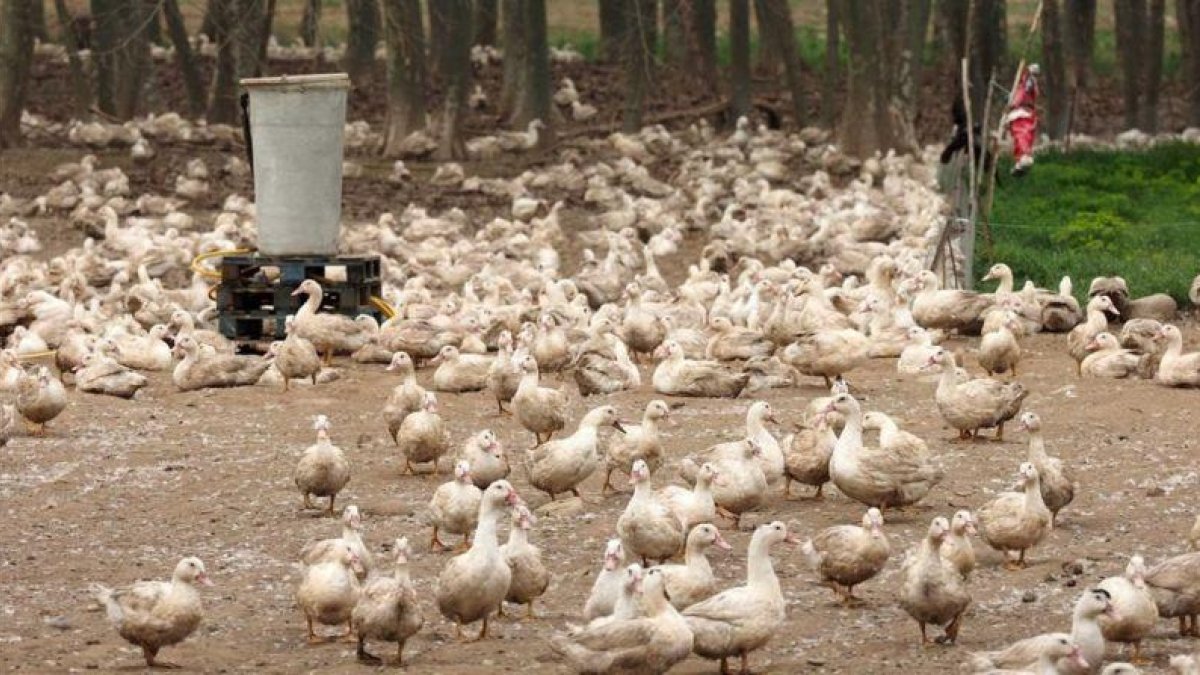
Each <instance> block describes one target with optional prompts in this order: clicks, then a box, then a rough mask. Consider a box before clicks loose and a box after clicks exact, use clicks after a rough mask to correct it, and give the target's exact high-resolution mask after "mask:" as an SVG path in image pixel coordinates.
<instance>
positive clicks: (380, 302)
mask: <svg viewBox="0 0 1200 675" xmlns="http://www.w3.org/2000/svg"><path fill="white" fill-rule="evenodd" d="M251 252H252V251H251V250H250V249H248V248H238V249H232V250H227V251H209V252H208V253H201V254H200V255H198V256H196V257H195V258H193V259H192V265H191V267H192V271H193V272H195V273H196V274H199V275H200V276H202V277H204V278H205V279H220V278H221V273H220V272H217V271H214V270H211V269H209V268H208V267H205V266H204V265H202V264H201V263H203V262H204V261H205V260H208V259H210V258H224V257H225V256H227V255H241V254H243V253H251ZM220 285H221V284H219V283H218V284H214V285H213V287H212V288H210V289H209V290H208V299H209V300H213V299H215V297H216V294H217V287H218V286H220ZM371 305H372V306H373V307H375V308H376V309H378V310H379V311H380V312H383V316H384V318H385V319H390V318H392V317H394V316H396V308H395V307H392V305H391V303H389V302H388V301H387V300H384V299H383V298H379V297H376V296H374V295H372V296H371ZM50 353H53V352H50Z"/></svg>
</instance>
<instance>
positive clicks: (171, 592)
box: [91, 558, 213, 668]
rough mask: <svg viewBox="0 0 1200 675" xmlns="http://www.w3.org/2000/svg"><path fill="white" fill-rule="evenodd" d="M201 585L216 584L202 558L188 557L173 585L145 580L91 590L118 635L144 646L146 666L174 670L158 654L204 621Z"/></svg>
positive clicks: (97, 586)
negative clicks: (199, 587)
mask: <svg viewBox="0 0 1200 675" xmlns="http://www.w3.org/2000/svg"><path fill="white" fill-rule="evenodd" d="M197 585H201V586H212V585H213V583H212V581H210V580H209V578H208V574H207V573H206V572H205V569H204V563H203V562H201V561H200V559H199V558H184V559H183V560H180V561H179V564H177V565H176V566H175V572H174V574H173V575H172V576H171V581H169V582H163V581H141V582H138V583H136V584H134V585H132V586H129V587H128V588H122V589H119V590H113V589H111V588H109V587H107V586H103V585H101V584H93V585H92V589H91V590H92V592H93V593H94V594H95V595H96V599H97V600H98V601H99V602H100V604H101V605H104V609H105V611H106V612H107V614H108V620H109V621H111V622H112V623H113V625H114V626H116V628H117V634H118V635H120V636H121V637H122V638H124V639H125V640H127V641H129V642H130V643H132V644H134V645H136V646H138V647H141V648H142V657H143V658H145V660H146V665H147V666H148V667H150V668H154V667H158V666H163V667H171V664H168V663H162V662H160V661H158V660H157V657H158V651H159V650H160V649H162V648H163V647H169V646H171V645H173V644H177V643H179V642H182V641H183V640H184V639H186V638H187V636H189V635H191V634H192V633H193V632H195V631H196V628H197V627H198V626H199V625H200V622H201V621H202V620H203V619H204V607H203V605H202V604H201V602H200V592H199V591H198V590H197V589H196V586H197Z"/></svg>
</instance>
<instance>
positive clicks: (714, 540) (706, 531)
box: [655, 523, 733, 610]
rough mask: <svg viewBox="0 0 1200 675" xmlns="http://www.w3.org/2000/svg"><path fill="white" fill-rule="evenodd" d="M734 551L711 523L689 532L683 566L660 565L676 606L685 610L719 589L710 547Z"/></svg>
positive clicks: (672, 601)
mask: <svg viewBox="0 0 1200 675" xmlns="http://www.w3.org/2000/svg"><path fill="white" fill-rule="evenodd" d="M712 546H716V547H717V548H719V549H721V550H722V551H730V550H733V547H732V546H730V545H729V542H727V541H725V538H724V537H722V536H721V531H720V530H718V529H717V526H716V525H713V524H712V523H701V524H699V525H697V526H695V527H693V528H692V531H691V532H689V533H688V538H687V545H686V547H685V549H684V554H683V564H682V565H659V566H658V567H656V568H655V569H658V570H661V571H662V573H663V577H664V579H665V581H666V586H667V597H668V598H669V599H670V601H671V604H672V605H675V608H676V609H679V610H683V609H686V608H688V607H690V606H692V605H694V604H696V603H697V602H700V601H701V600H706V599H707V598H709V597H710V596H712V595H713V594H714V593H716V592H717V580H716V577H714V576H713V571H712V565H710V564H709V562H708V549H709V548H710V547H712Z"/></svg>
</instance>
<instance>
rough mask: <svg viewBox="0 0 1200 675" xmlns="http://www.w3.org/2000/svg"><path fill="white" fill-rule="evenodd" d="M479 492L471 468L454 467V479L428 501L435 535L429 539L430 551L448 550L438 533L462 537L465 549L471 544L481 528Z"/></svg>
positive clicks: (443, 484)
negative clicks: (472, 477) (479, 523)
mask: <svg viewBox="0 0 1200 675" xmlns="http://www.w3.org/2000/svg"><path fill="white" fill-rule="evenodd" d="M482 498H483V491H482V490H480V489H479V488H478V487H477V486H476V485H475V483H474V481H472V480H471V465H470V464H468V463H467V462H466V461H463V460H459V461H458V462H457V463H455V465H454V479H453V480H450V481H448V482H446V483H442V484H441V485H439V486H438V489H436V490H434V491H433V498H431V499H430V500H429V520H430V521H431V523H432V525H433V533H432V534H431V535H430V536H429V549H430V550H432V551H445V550H446V549H447V546H446V545H445V544H443V543H442V541H441V540H440V539H438V531H439V530H440V531H442V532H449V533H450V534H461V535H462V537H463V548H466V547H467V545H468V544H469V543H470V541H471V532H472V530H474V529H475V526H476V525H477V524H478V517H479V500H480V499H482Z"/></svg>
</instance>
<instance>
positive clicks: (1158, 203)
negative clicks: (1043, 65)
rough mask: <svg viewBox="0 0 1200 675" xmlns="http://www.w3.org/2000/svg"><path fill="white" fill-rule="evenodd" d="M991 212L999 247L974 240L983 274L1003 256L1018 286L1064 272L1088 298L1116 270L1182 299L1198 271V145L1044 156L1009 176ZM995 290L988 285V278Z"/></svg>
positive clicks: (1141, 289) (1048, 282)
mask: <svg viewBox="0 0 1200 675" xmlns="http://www.w3.org/2000/svg"><path fill="white" fill-rule="evenodd" d="M1000 170H1001V171H1002V172H1003V173H1004V174H1005V178H1004V183H1003V184H1002V185H1001V186H1000V187H999V188H998V189H997V191H996V198H995V203H994V206H993V211H992V218H991V220H992V234H993V240H994V248H993V249H992V250H991V251H988V249H987V246H986V245H985V243H984V241H983V238H982V233H981V234H980V238H979V240H978V241H977V242H976V258H977V259H976V263H975V270H976V272H977V273H978V274H979V275H981V276H982V275H983V274H984V273H986V271H987V269H988V267H990V266H991V265H992V264H994V263H997V262H1004V263H1007V264H1008V265H1009V266H1010V267H1012V269H1013V272H1014V274H1015V276H1016V278H1017V279H1018V282H1017V283H1018V286H1019V285H1020V284H1021V283H1023V280H1024V279H1032V280H1033V281H1034V282H1035V283H1037V284H1038V285H1039V286H1042V287H1048V288H1056V287H1057V285H1058V281H1059V279H1060V278H1062V276H1063V275H1064V274H1067V275H1070V276H1071V279H1072V280H1073V281H1074V283H1075V294H1076V295H1077V296H1083V295H1086V293H1087V286H1088V284H1089V283H1091V280H1092V279H1093V278H1095V277H1097V276H1111V275H1118V276H1122V277H1124V278H1125V280H1126V281H1127V282H1129V289H1130V293H1131V294H1133V295H1135V296H1140V295H1147V294H1150V293H1169V294H1170V295H1172V296H1173V297H1174V298H1175V299H1176V300H1178V301H1180V302H1183V301H1185V300H1186V298H1187V289H1188V286H1189V284H1191V281H1192V278H1193V277H1195V275H1196V273H1197V272H1200V148H1197V146H1195V145H1191V144H1185V143H1172V144H1166V145H1162V146H1158V147H1155V148H1153V149H1150V150H1147V151H1145V152H1111V151H1105V152H1099V151H1082V152H1072V153H1069V154H1065V153H1061V152H1053V153H1045V154H1040V155H1038V157H1037V164H1036V165H1035V166H1034V167H1033V170H1032V171H1030V173H1029V174H1028V175H1026V176H1025V177H1024V178H1021V179H1013V178H1008V177H1007V172H1008V167H1007V166H1001V168H1000ZM983 287H985V288H990V283H989V284H987V285H984V286H983Z"/></svg>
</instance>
